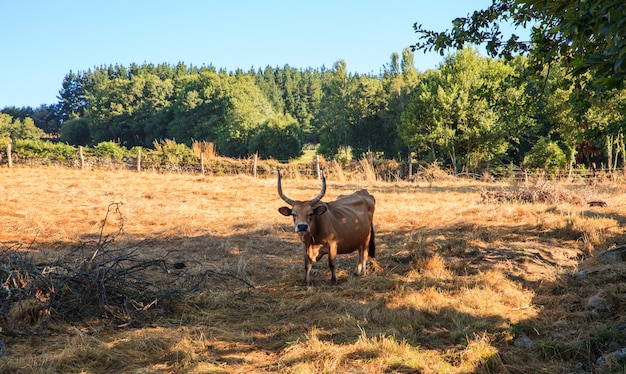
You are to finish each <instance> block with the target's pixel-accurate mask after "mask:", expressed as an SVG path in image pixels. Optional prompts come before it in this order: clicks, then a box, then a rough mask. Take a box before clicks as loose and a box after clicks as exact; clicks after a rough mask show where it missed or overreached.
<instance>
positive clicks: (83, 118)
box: [0, 1, 626, 174]
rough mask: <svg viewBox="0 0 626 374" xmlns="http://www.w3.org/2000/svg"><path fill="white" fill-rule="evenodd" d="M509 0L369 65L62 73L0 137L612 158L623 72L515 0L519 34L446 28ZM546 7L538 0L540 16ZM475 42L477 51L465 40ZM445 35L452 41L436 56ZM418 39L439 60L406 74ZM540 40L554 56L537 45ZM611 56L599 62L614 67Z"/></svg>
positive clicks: (589, 162)
mask: <svg viewBox="0 0 626 374" xmlns="http://www.w3.org/2000/svg"><path fill="white" fill-rule="evenodd" d="M509 3H511V2H510V1H494V5H493V6H492V7H491V8H489V9H487V10H485V11H482V13H481V12H476V13H475V14H474V16H473V17H472V18H469V17H468V18H465V19H457V20H455V22H454V25H455V29H453V31H452V32H451V33H454V35H452V34H450V35H447V34H444V33H435V32H432V31H428V30H423V29H421V27H420V26H418V25H417V24H416V25H415V30H416V32H417V33H418V35H420V42H418V43H416V44H415V45H414V46H411V47H410V48H409V47H407V49H405V50H403V51H401V52H400V53H393V54H392V55H391V56H390V61H389V63H388V64H386V65H385V66H383V67H382V69H381V73H379V74H378V75H373V74H356V73H350V72H349V70H348V67H347V63H346V61H344V60H341V59H340V60H338V61H336V62H335V63H334V65H333V66H332V67H331V68H326V67H321V68H317V69H313V68H307V69H298V68H293V67H290V66H289V65H284V66H283V67H271V66H267V67H265V68H259V69H252V68H251V69H250V70H249V71H244V70H241V69H239V70H236V71H226V70H224V69H218V68H216V67H214V66H201V67H197V66H190V65H186V64H184V63H178V64H174V65H172V64H168V63H162V64H152V63H144V64H131V65H130V66H122V65H112V66H99V67H94V68H91V69H87V70H85V71H78V72H73V71H70V72H69V73H68V74H67V75H66V76H65V77H64V78H63V81H62V85H61V88H60V90H59V95H58V99H59V101H58V102H57V103H53V104H50V105H42V106H40V107H39V108H35V109H33V108H31V107H23V108H16V107H5V108H4V109H2V110H1V113H0V143H7V142H9V141H16V140H18V139H25V138H26V139H27V138H31V139H37V138H41V137H43V136H44V134H46V136H47V137H49V138H51V139H53V140H54V141H60V142H63V143H67V144H69V145H74V146H77V145H83V146H93V145H96V144H98V143H101V142H111V141H112V142H115V143H117V144H119V145H120V146H123V147H126V148H128V149H130V148H132V147H136V146H140V147H147V148H150V147H153V146H154V144H155V142H159V141H163V140H165V139H170V140H175V141H176V142H177V143H180V144H187V145H191V144H192V142H193V141H203V142H211V143H213V144H214V145H215V149H216V151H217V153H218V154H219V155H221V156H225V157H234V158H241V157H247V156H249V155H252V154H258V155H259V157H262V158H266V159H267V158H272V159H276V160H280V161H286V160H289V159H294V158H298V157H299V156H300V155H301V154H302V149H303V147H304V146H306V145H313V146H315V147H316V150H317V153H318V154H320V155H322V156H324V157H325V158H327V159H335V160H340V161H348V160H350V159H357V160H358V159H360V158H362V157H363V156H364V155H369V156H371V157H373V158H376V159H402V160H405V159H406V157H407V156H412V157H415V159H417V160H421V161H426V162H438V163H440V164H442V165H445V167H446V168H447V169H448V170H451V171H453V172H454V173H455V174H456V173H460V172H464V171H465V172H479V171H481V170H484V169H486V168H491V167H496V166H499V165H517V166H520V167H522V168H527V169H546V170H550V169H561V170H562V169H569V170H571V169H573V168H591V167H595V168H609V169H615V168H618V167H623V165H624V161H625V160H626V152H625V147H624V140H623V130H622V128H623V124H624V113H625V112H626V111H625V110H624V109H625V108H624V107H625V105H626V95H625V91H624V88H623V86H622V84H621V83H620V82H621V81H623V79H620V78H619V77H620V76H616V75H615V74H610V73H611V70H610V69H609V70H606V69H605V68H604V67H602V68H603V69H605V70H601V71H598V70H597V69H596V70H595V71H594V70H593V69H591V67H594V66H597V65H598V63H597V62H598V61H599V62H602V61H605V60H607V59H606V58H605V59H600V60H599V59H598V58H596V57H597V56H596V57H594V56H595V55H593V54H592V53H591V52H593V51H592V50H590V48H589V47H590V46H589V45H586V46H585V45H583V46H582V47H580V48H583V47H584V48H587V49H586V51H590V52H589V53H591V54H589V53H588V55H586V56H583V57H584V58H586V60H582V59H579V58H578V57H577V56H576V53H577V50H576V49H575V47H576V46H577V45H576V39H575V38H574V37H572V36H571V35H575V34H571V33H570V34H567V29H566V28H565V27H562V26H563V25H561V26H559V27H560V29H559V32H560V34H557V35H561V39H560V40H555V38H552V39H550V40H547V39H546V35H548V36H549V35H555V32H554V29H553V28H554V25H551V24H550V22H549V21H545V20H543V21H542V19H541V16H542V15H541V14H539V15H538V14H529V13H528V12H529V10H528V9H531V10H532V8H528V7H526V8H520V9H521V10H520V9H517V10H514V9H512V8H506V9H509V13H510V16H515V17H518V19H516V22H519V23H522V22H526V21H527V20H528V19H529V18H530V17H533V18H535V19H539V20H540V21H542V22H543V23H540V25H543V26H545V27H544V28H539V27H535V29H536V30H535V31H533V36H532V38H533V41H532V43H530V44H529V43H528V42H517V40H516V39H511V40H509V41H504V40H499V39H498V40H496V39H494V38H495V37H499V34H498V33H493V34H489V33H480V32H477V31H476V32H474V33H471V32H469V31H465V32H456V31H458V30H457V29H456V28H458V29H463V28H464V27H466V28H467V29H468V30H469V29H471V28H472V27H474V28H473V29H472V30H479V29H478V27H480V26H481V25H482V26H485V25H486V24H487V23H485V22H487V21H489V22H493V20H494V16H493V15H494V14H497V15H502V14H506V9H504V8H502V9H501V8H498V6H506V5H507V4H509ZM513 3H516V2H513ZM594 3H595V2H594ZM509 5H510V4H509ZM620 9H621V8H620ZM522 11H524V12H526V13H524V12H522ZM558 11H559V9H551V8H549V7H548V8H546V10H545V13H546V15H550V12H552V14H553V15H554V13H555V12H558ZM618 11H621V10H619V9H618ZM490 12H491V13H490ZM481 17H482V18H481ZM481 20H482V21H481ZM483 21H485V22H483ZM567 21H568V20H567V19H562V20H561V22H567ZM481 22H483V23H481ZM576 22H579V23H580V22H582V21H580V20H575V21H572V23H574V26H576ZM472 23H475V25H474V24H472ZM598 23H599V24H598V25H596V27H598V28H600V29H599V30H600V31H602V30H608V31H606V32H608V33H609V34H608V36H610V35H616V34H615V33H616V32H617V31H616V30H613V29H610V28H608V29H607V28H604V29H602V28H601V27H602V25H603V24H602V18H600V21H598ZM564 25H566V23H565V24H564ZM485 27H486V26H485ZM489 27H492V26H489ZM550 27H553V28H552V29H550ZM572 27H573V26H572ZM551 30H552V31H551ZM618 31H619V30H618ZM590 32H594V30H591V31H590ZM611 33H614V34H611ZM455 38H456V39H455ZM489 38H491V39H489ZM587 40H588V39H587ZM597 40H599V38H597V39H596V41H597ZM485 42H486V43H487V51H488V52H489V53H488V54H489V55H488V56H483V55H482V54H481V53H479V51H478V49H477V48H476V47H475V46H476V45H478V44H480V43H485ZM548 42H550V43H552V44H550V43H548ZM516 43H517V44H516ZM542 43H543V44H542ZM559 43H561V44H565V45H566V46H567V45H568V44H567V43H569V45H570V50H569V51H567V50H565V52H563V45H561V44H559ZM583 44H584V43H583ZM587 44H590V42H587ZM596 44H597V43H596ZM453 45H461V46H464V48H460V49H457V50H454V51H452V52H450V51H449V48H448V47H451V46H453ZM529 45H530V46H534V49H533V48H530V47H529ZM498 46H500V47H498ZM446 48H447V49H446ZM431 49H435V50H437V51H440V52H441V53H442V54H444V51H446V52H445V57H444V58H443V60H442V63H441V64H440V65H439V66H438V67H437V68H436V69H432V70H428V71H425V72H420V71H417V70H416V69H415V67H414V66H415V63H414V62H415V58H419V54H418V55H417V57H416V54H415V52H416V51H420V50H431ZM529 49H530V53H527V52H528V50H529ZM554 50H557V51H560V52H559V53H551V54H546V51H547V52H550V51H554ZM609 52H610V51H609ZM542 53H543V54H542ZM622 55H623V53H622V54H621V55H619V56H622ZM546 56H547V57H546ZM622 58H623V56H622V57H619V58H618V60H617V61H614V65H613V67H614V69H613V70H615V69H618V68H621V59H622ZM594 59H595V60H594ZM594 64H595V65H594ZM618 70H619V69H618ZM607 71H608V73H607ZM607 77H608V78H607ZM594 79H595V80H594ZM602 79H603V80H602ZM586 82H587V83H589V82H591V83H594V84H595V87H594V86H593V85H592V84H591V83H590V84H586ZM598 82H599V84H598ZM598 87H599V88H598ZM0 145H1V144H0Z"/></svg>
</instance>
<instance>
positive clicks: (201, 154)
mask: <svg viewBox="0 0 626 374" xmlns="http://www.w3.org/2000/svg"><path fill="white" fill-rule="evenodd" d="M200 170H201V171H202V175H204V152H203V151H200Z"/></svg>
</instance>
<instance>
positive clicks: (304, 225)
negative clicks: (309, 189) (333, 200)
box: [278, 170, 327, 234]
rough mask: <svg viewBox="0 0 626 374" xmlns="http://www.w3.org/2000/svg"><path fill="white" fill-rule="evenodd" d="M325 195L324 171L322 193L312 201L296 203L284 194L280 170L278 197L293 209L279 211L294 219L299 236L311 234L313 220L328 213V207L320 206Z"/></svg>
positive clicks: (286, 207)
mask: <svg viewBox="0 0 626 374" xmlns="http://www.w3.org/2000/svg"><path fill="white" fill-rule="evenodd" d="M325 193H326V177H325V176H324V172H323V171H322V191H320V193H319V194H318V195H317V196H316V197H314V198H313V199H312V200H310V201H294V200H293V199H290V198H288V197H287V196H286V195H285V194H284V193H283V188H282V186H281V183H280V170H278V195H279V196H280V198H281V199H283V200H284V201H285V202H286V203H287V204H289V205H291V207H288V206H284V207H281V208H279V209H278V211H279V212H280V213H281V214H282V215H284V216H292V217H293V223H294V229H295V231H296V232H297V233H299V234H304V233H308V232H311V226H312V225H313V218H314V217H315V216H319V215H321V214H324V212H326V209H327V208H326V205H323V204H320V205H318V203H319V202H320V200H321V199H322V197H324V194H325Z"/></svg>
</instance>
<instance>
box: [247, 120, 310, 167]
mask: <svg viewBox="0 0 626 374" xmlns="http://www.w3.org/2000/svg"><path fill="white" fill-rule="evenodd" d="M255 152H258V153H259V156H260V157H261V158H274V159H276V160H289V159H293V158H297V157H300V156H301V155H302V131H301V129H300V127H299V126H298V123H297V122H296V120H295V119H293V117H291V116H290V115H277V116H274V117H272V118H270V119H268V121H267V122H265V123H263V124H262V125H261V126H259V127H258V128H257V129H255V131H254V135H253V136H252V137H251V139H250V143H249V145H248V153H249V154H254V153H255Z"/></svg>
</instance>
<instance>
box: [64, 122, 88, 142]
mask: <svg viewBox="0 0 626 374" xmlns="http://www.w3.org/2000/svg"><path fill="white" fill-rule="evenodd" d="M61 141H62V142H65V143H68V144H72V145H89V144H91V132H90V131H89V120H88V119H87V118H75V119H71V120H69V121H65V122H64V123H63V125H62V126H61Z"/></svg>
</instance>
